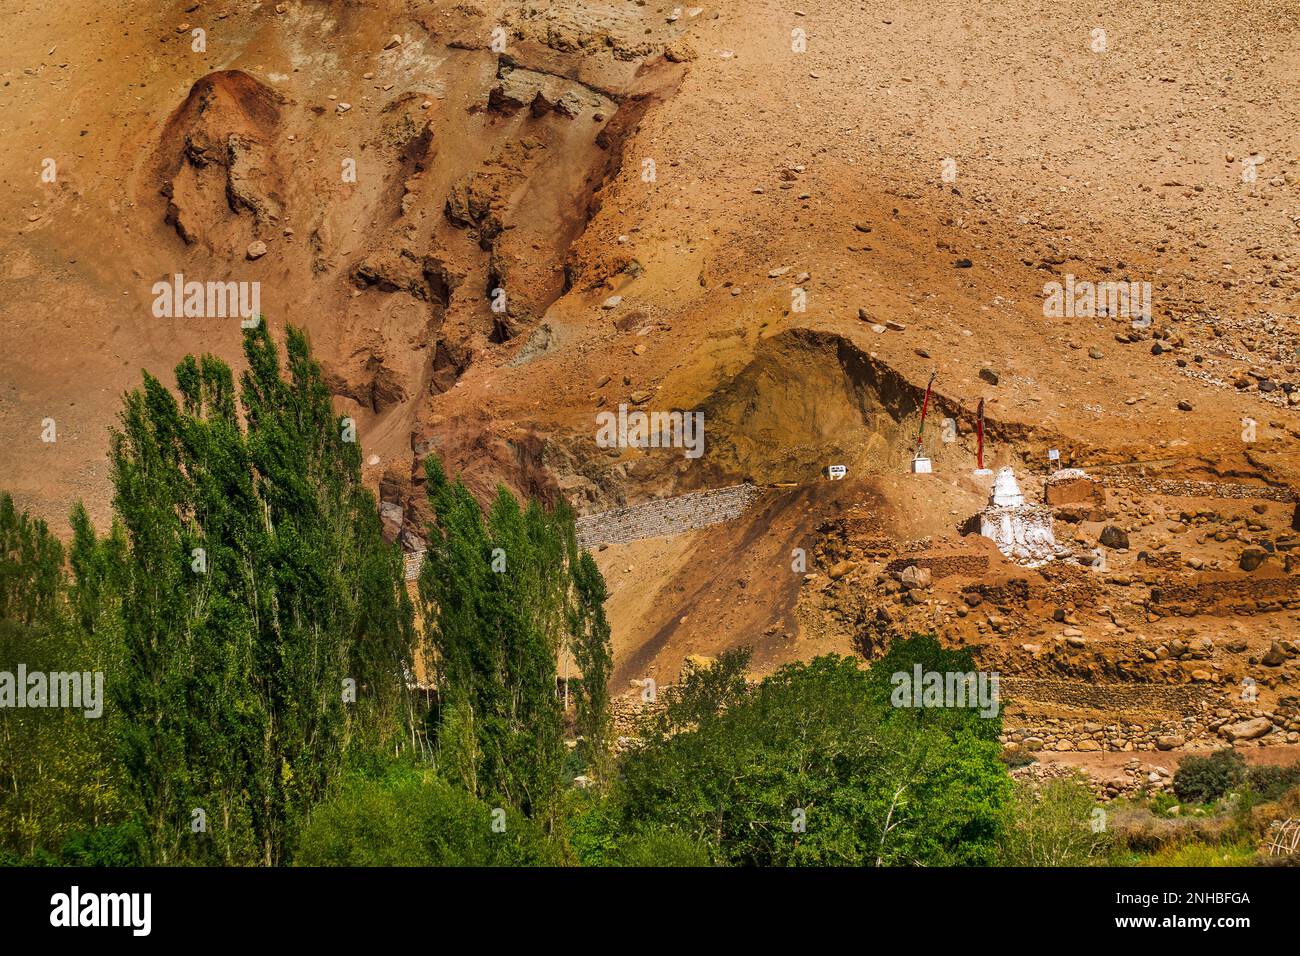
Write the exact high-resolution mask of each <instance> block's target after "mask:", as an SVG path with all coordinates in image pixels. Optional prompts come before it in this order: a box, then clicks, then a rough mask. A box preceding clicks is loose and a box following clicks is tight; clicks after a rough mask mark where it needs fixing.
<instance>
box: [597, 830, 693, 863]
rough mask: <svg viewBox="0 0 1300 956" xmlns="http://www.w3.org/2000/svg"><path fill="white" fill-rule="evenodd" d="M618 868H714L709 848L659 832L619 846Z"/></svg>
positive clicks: (672, 833) (635, 837)
mask: <svg viewBox="0 0 1300 956" xmlns="http://www.w3.org/2000/svg"><path fill="white" fill-rule="evenodd" d="M612 862H614V863H615V864H616V865H618V866H678V867H694V866H712V865H713V860H712V859H711V858H710V855H709V848H708V847H707V846H706V845H705V844H703V843H700V842H698V841H696V840H692V839H691V838H690V837H688V836H687V835H686V834H684V833H678V832H677V831H676V830H668V829H663V828H656V829H652V830H647V831H646V832H644V833H638V834H635V835H633V836H631V837H629V838H628V839H627V840H625V841H624V842H623V843H621V844H619V845H618V846H617V847H616V848H615V850H614V853H613V855H612Z"/></svg>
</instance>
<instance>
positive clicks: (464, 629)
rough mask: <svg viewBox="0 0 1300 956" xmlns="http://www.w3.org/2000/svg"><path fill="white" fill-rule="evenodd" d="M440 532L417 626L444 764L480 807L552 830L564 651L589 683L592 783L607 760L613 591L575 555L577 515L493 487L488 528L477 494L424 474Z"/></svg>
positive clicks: (431, 468) (586, 729)
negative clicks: (432, 679) (508, 810)
mask: <svg viewBox="0 0 1300 956" xmlns="http://www.w3.org/2000/svg"><path fill="white" fill-rule="evenodd" d="M425 472H426V479H427V488H428V495H429V502H430V504H431V505H432V507H433V512H434V515H435V518H436V523H435V524H434V525H432V526H431V527H430V528H429V548H428V551H427V554H426V556H425V562H424V567H423V568H422V570H421V573H420V580H419V592H420V603H421V618H422V620H423V622H424V625H425V632H424V633H425V638H426V641H427V644H428V650H429V652H430V664H431V669H432V671H433V673H434V674H435V675H436V683H437V686H438V688H439V693H440V697H441V710H440V713H439V714H438V715H437V740H438V748H437V749H438V761H439V764H440V765H441V766H443V767H445V768H447V773H448V775H449V778H450V779H453V780H455V781H457V782H458V783H459V784H460V785H461V786H463V787H464V788H465V789H466V790H467V791H468V792H469V793H470V794H471V795H472V796H475V797H481V798H483V799H493V800H496V799H500V800H502V801H504V802H506V803H509V804H510V805H512V806H514V807H517V808H519V809H520V810H521V811H523V812H524V813H525V814H527V815H528V816H530V817H532V818H535V819H539V820H544V821H546V822H547V824H548V826H549V825H550V824H552V823H553V822H554V815H555V810H556V806H557V801H558V799H559V795H560V788H561V785H562V782H563V768H564V757H565V753H564V740H563V719H564V715H563V712H562V711H563V708H562V704H561V699H560V696H559V694H558V693H557V682H556V681H557V674H556V661H557V655H558V654H559V653H560V652H561V650H562V649H563V648H566V647H567V648H569V649H570V651H571V652H572V653H573V654H574V656H575V659H576V660H577V662H578V664H579V666H580V667H582V669H583V671H584V675H587V676H589V678H590V679H585V678H584V680H583V682H582V685H581V686H582V688H584V689H583V690H582V691H581V692H580V693H579V695H578V708H577V710H578V714H577V718H578V725H579V730H580V732H582V733H584V734H586V738H587V739H586V743H587V745H588V746H587V752H588V759H589V762H590V763H591V765H592V768H593V770H594V771H595V772H598V773H599V772H604V771H605V769H606V763H605V760H606V758H605V754H606V753H607V751H608V747H609V739H608V738H609V719H608V698H607V694H606V691H605V685H606V683H607V681H608V676H609V671H610V650H609V625H608V623H607V622H606V620H605V615H604V610H603V607H602V605H603V603H604V600H605V584H604V581H603V579H602V578H601V576H600V572H599V570H597V568H596V566H595V563H594V562H593V561H592V559H591V556H590V555H588V554H586V553H585V552H584V553H579V549H578V546H577V543H576V539H575V534H574V518H573V514H572V512H571V511H570V510H569V509H568V508H567V507H565V506H563V505H561V506H560V507H559V508H557V509H555V510H554V511H548V510H546V509H544V508H542V507H541V506H540V505H539V504H538V503H537V502H536V501H531V502H529V504H528V505H527V507H523V508H521V507H520V505H519V502H518V501H517V500H516V498H515V497H514V495H512V494H511V493H510V492H509V491H508V490H507V489H505V488H499V489H498V492H497V496H496V498H495V500H494V501H493V502H492V505H491V507H490V508H489V509H488V512H487V514H486V516H485V515H484V514H483V512H482V510H481V509H480V508H479V505H478V502H477V501H476V500H475V499H474V496H473V495H472V494H471V493H470V492H469V490H468V489H467V488H466V487H465V486H464V485H463V484H462V483H461V482H460V481H456V482H452V481H449V480H448V478H447V477H446V475H445V474H444V472H443V470H442V465H441V463H440V462H439V461H438V460H437V459H436V458H430V459H428V461H427V462H426V463H425Z"/></svg>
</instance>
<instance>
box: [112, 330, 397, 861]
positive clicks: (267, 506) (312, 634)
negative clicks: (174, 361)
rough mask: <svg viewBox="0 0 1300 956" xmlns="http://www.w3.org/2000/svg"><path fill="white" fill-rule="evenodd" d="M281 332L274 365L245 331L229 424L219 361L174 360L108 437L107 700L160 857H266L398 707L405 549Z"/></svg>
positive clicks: (345, 430)
mask: <svg viewBox="0 0 1300 956" xmlns="http://www.w3.org/2000/svg"><path fill="white" fill-rule="evenodd" d="M286 339H287V341H286V355H287V361H286V363H285V367H283V368H282V366H281V362H280V356H279V352H278V350H277V349H276V346H275V344H274V343H273V342H272V340H271V337H270V333H269V331H268V330H267V327H266V323H265V322H262V323H259V326H258V327H257V328H256V329H252V330H249V331H247V332H246V333H245V338H244V353H245V357H246V359H247V364H248V369H247V371H246V372H245V373H244V374H243V376H242V377H241V379H240V387H239V390H238V402H239V406H240V407H241V408H242V412H243V423H244V424H243V425H242V426H241V422H240V415H239V411H238V410H237V406H236V389H235V386H234V379H233V376H232V374H231V370H230V368H229V367H228V366H227V365H226V364H225V363H224V362H222V361H220V360H219V359H216V358H213V357H211V356H204V357H203V358H202V359H196V358H194V357H193V356H187V357H186V358H185V359H184V360H183V361H182V362H181V363H180V364H179V365H178V366H177V368H176V380H177V388H178V392H179V394H180V402H179V403H178V402H177V401H176V399H175V398H174V397H173V396H172V394H171V393H170V392H169V391H168V390H167V389H166V388H164V387H163V386H162V385H161V383H159V382H158V381H157V380H156V379H154V378H153V377H152V376H149V375H147V374H146V376H145V381H144V387H143V389H142V390H140V391H137V392H134V393H132V394H131V395H129V396H127V400H126V407H125V410H124V412H123V415H122V428H121V430H120V431H118V432H116V433H115V434H114V437H113V442H112V458H113V464H114V484H115V487H116V492H117V493H116V498H115V502H116V506H117V509H118V512H119V515H120V517H121V521H122V524H123V527H124V529H125V533H126V539H127V541H128V543H129V557H128V560H127V573H126V584H125V591H124V597H123V602H122V620H123V634H124V649H125V660H124V666H123V671H124V674H123V679H122V680H121V681H119V682H118V683H117V685H116V695H117V699H118V701H119V704H120V706H121V709H122V712H123V715H124V718H125V724H126V729H125V732H124V734H123V744H124V756H125V761H126V765H127V770H128V773H129V775H130V778H131V780H132V783H133V785H134V788H135V790H136V793H137V796H138V798H139V800H140V803H141V806H142V811H143V818H144V829H145V833H146V837H147V839H148V841H149V847H150V851H151V856H152V857H153V858H154V859H155V860H157V861H158V862H174V861H176V860H180V859H185V860H200V861H204V860H206V861H217V860H219V861H221V862H226V863H247V862H261V863H264V864H267V865H270V864H274V863H278V862H280V861H281V860H282V859H283V858H284V855H285V853H286V852H287V848H288V847H290V846H292V845H293V842H294V835H295V833H296V830H297V828H298V827H299V825H300V824H301V821H302V819H303V816H304V815H305V813H306V811H307V809H308V808H309V807H310V806H311V805H312V804H313V803H314V802H316V801H317V800H319V799H320V797H321V796H322V794H323V793H324V792H325V790H326V788H327V787H328V786H329V784H330V782H331V781H332V780H333V779H334V778H335V777H336V776H337V775H338V772H339V770H340V768H341V767H342V765H343V763H344V761H345V759H346V755H347V753H348V752H349V749H350V747H351V746H352V741H353V738H354V737H355V736H358V735H354V734H353V733H352V730H351V722H352V720H356V722H357V724H358V725H360V726H362V727H364V728H365V733H364V734H361V735H359V736H360V738H364V740H365V741H366V743H367V744H368V745H375V744H378V743H380V742H381V741H382V742H384V743H387V742H388V741H389V739H391V738H394V737H396V736H397V734H396V732H397V731H398V730H399V729H400V726H399V721H400V720H401V719H402V717H403V715H406V714H408V713H409V710H408V708H407V707H406V706H405V680H406V675H407V674H408V673H409V661H410V655H411V644H412V640H413V624H412V621H411V607H410V602H409V600H408V599H407V598H406V596H405V586H404V580H403V577H404V576H403V574H402V563H401V555H400V553H399V552H398V551H397V549H396V547H394V546H391V545H388V544H386V543H385V542H384V541H383V540H382V536H381V526H380V522H379V520H378V515H377V509H376V503H375V500H374V497H373V495H371V494H370V493H369V492H368V491H367V490H366V489H365V488H364V487H363V486H362V485H361V468H360V462H361V452H360V448H359V446H358V445H357V443H356V441H355V438H354V434H353V429H352V428H350V427H349V423H347V422H345V421H343V420H341V419H339V418H338V417H337V416H336V415H335V414H334V412H333V409H332V406H331V401H330V393H329V389H328V388H327V386H326V385H325V381H324V377H323V375H322V373H321V370H320V367H319V365H318V364H317V363H316V362H315V361H313V360H312V358H311V355H310V350H309V347H308V343H307V339H306V337H305V335H303V333H301V332H300V331H298V330H296V329H294V328H292V327H290V328H289V329H288V332H287V336H286ZM285 373H287V375H286V374H285ZM353 701H355V707H354V705H353ZM349 708H352V709H351V710H350V709H349ZM196 831H197V832H196Z"/></svg>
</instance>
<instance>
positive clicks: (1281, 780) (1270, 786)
mask: <svg viewBox="0 0 1300 956" xmlns="http://www.w3.org/2000/svg"><path fill="white" fill-rule="evenodd" d="M1246 782H1247V783H1249V784H1250V789H1251V790H1253V791H1254V793H1255V796H1257V797H1259V798H1260V799H1261V800H1276V799H1277V798H1278V797H1280V796H1282V794H1284V793H1286V792H1287V791H1288V790H1290V789H1291V788H1292V787H1294V786H1298V785H1300V763H1297V764H1292V765H1291V766H1289V767H1278V766H1275V765H1272V764H1268V765H1265V766H1262V767H1251V768H1250V769H1249V770H1248V771H1247V772H1246Z"/></svg>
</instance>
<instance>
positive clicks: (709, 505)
mask: <svg viewBox="0 0 1300 956" xmlns="http://www.w3.org/2000/svg"><path fill="white" fill-rule="evenodd" d="M756 497H758V489H757V488H756V487H755V486H754V485H748V484H745V485H731V486H730V487H727V488H716V489H713V490H711V491H696V492H692V493H691V494H687V495H678V496H677V497H675V498H659V499H656V500H654V501H647V502H644V503H642V504H639V505H629V506H628V507H626V508H615V509H614V510H613V511H602V512H600V513H599V514H593V515H586V516H584V517H582V518H579V519H578V543H579V544H580V545H582V546H583V547H584V548H594V547H599V546H600V545H602V544H624V543H626V542H628V541H639V540H641V539H642V538H659V537H664V536H666V535H674V534H681V533H682V532H683V531H691V530H693V529H695V528H706V527H708V526H709V525H714V524H721V523H722V522H724V521H730V520H731V519H733V518H738V517H740V515H741V514H743V513H744V511H745V509H746V508H748V507H749V505H750V504H751V503H752V502H753V501H754V499H755V498H756Z"/></svg>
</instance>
